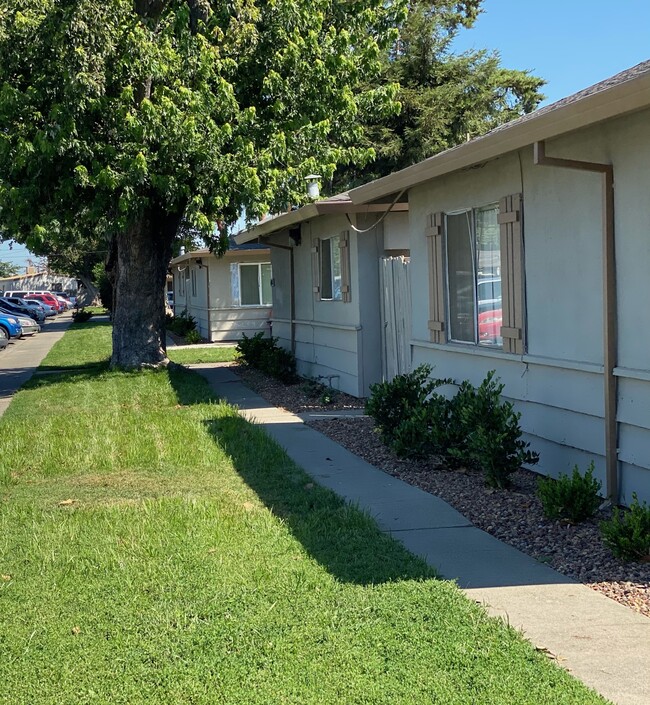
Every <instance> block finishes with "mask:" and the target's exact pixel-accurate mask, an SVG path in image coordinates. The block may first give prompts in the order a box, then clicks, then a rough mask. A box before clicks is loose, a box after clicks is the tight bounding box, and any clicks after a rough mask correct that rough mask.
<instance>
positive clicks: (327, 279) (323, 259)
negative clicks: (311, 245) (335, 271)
mask: <svg viewBox="0 0 650 705" xmlns="http://www.w3.org/2000/svg"><path fill="white" fill-rule="evenodd" d="M320 249H321V255H320V297H321V299H331V298H332V241H331V240H323V241H322V242H321V248H320Z"/></svg>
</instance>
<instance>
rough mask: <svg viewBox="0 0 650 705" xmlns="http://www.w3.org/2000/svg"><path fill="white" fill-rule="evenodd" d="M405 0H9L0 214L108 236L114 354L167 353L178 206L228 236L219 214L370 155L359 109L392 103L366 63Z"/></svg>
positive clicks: (16, 223)
mask: <svg viewBox="0 0 650 705" xmlns="http://www.w3.org/2000/svg"><path fill="white" fill-rule="evenodd" d="M405 7H406V3H405V2H404V1H403V0H395V1H394V2H385V1H384V0H351V1H349V2H344V3H339V2H331V0H312V1H311V2H309V3H304V2H297V1H295V0H270V1H266V2H262V1H256V0H231V1H230V2H228V3H226V2H222V1H216V0H212V1H208V0H135V2H133V0H3V5H2V7H1V8H0V56H2V61H1V62H0V229H1V230H3V231H4V232H5V233H7V234H8V235H9V236H10V237H12V238H14V239H16V240H18V241H20V242H23V243H25V244H27V245H28V247H29V248H30V249H31V250H32V251H34V252H36V253H42V252H45V251H47V252H46V253H47V254H50V255H54V254H56V253H58V252H64V251H65V250H66V248H67V246H68V245H69V244H70V243H73V244H74V246H76V247H78V248H79V249H84V250H88V251H90V250H92V249H97V248H96V247H94V246H91V245H92V243H93V242H95V241H96V239H97V238H98V237H99V238H103V239H104V241H105V242H108V243H109V246H108V249H110V250H111V253H112V255H111V258H110V259H111V261H112V263H113V264H112V272H113V277H114V278H115V283H116V297H117V300H116V317H115V326H114V337H113V362H114V363H115V364H124V365H137V364H139V363H142V362H153V363H155V362H157V361H160V360H161V359H162V358H164V352H162V345H161V341H160V337H161V335H162V333H161V330H162V320H163V318H162V315H163V308H162V293H161V292H162V288H163V286H164V273H165V271H166V267H167V263H168V261H169V255H170V252H171V243H172V241H173V238H174V236H175V234H176V232H177V231H178V228H179V225H180V223H181V222H184V223H187V224H188V226H189V227H191V228H194V229H197V230H199V231H201V232H202V233H203V234H204V235H205V236H206V237H207V238H208V240H210V239H211V238H212V240H213V242H212V244H213V246H215V247H216V248H219V247H220V246H221V247H223V246H224V243H225V238H224V237H221V238H219V237H213V228H212V223H213V222H215V221H219V222H222V223H224V224H227V223H232V222H234V221H235V220H236V219H237V217H238V216H239V214H240V212H241V209H242V208H245V209H246V211H247V212H248V213H249V214H250V215H253V216H254V215H261V214H262V213H265V212H267V211H269V210H278V209H280V208H283V207H286V205H287V204H293V203H299V202H300V201H301V200H302V199H303V198H304V196H303V194H304V182H303V178H304V177H305V176H306V175H307V174H309V173H310V172H313V171H318V172H319V173H321V174H323V175H324V176H325V177H326V178H327V177H331V175H332V174H333V173H334V170H335V168H336V166H337V164H341V163H346V162H350V161H355V162H357V163H364V162H366V161H367V160H368V159H369V158H370V156H371V151H370V149H369V148H366V147H359V146H358V145H359V142H360V137H361V128H360V125H359V120H358V115H359V113H363V114H371V115H375V116H376V117H377V118H378V117H379V116H380V115H382V114H386V113H387V112H390V111H394V110H395V109H396V107H397V104H396V102H395V101H394V96H395V87H394V86H392V85H391V84H390V83H382V85H379V86H374V87H373V86H372V78H373V76H375V75H376V73H377V71H378V70H379V67H380V57H381V55H382V52H383V50H384V49H385V47H387V46H388V45H389V44H390V43H391V42H394V41H395V38H396V34H395V28H396V27H397V26H399V24H400V22H401V21H402V18H403V16H404V11H405ZM361 85H365V86H366V87H365V88H364V89H363V90H360V89H359V86H361ZM220 232H221V233H222V234H223V233H224V231H223V230H222V231H220ZM154 270H155V271H154ZM136 289H137V290H138V291H136ZM156 298H159V299H160V304H159V305H158V304H156V305H155V310H154V304H151V306H149V307H147V305H145V304H146V302H147V301H150V300H151V301H153V299H156ZM136 299H138V301H139V303H138V305H137V306H134V302H135V301H136ZM120 301H122V303H123V306H120ZM126 306H129V307H131V310H130V311H129V313H128V320H127V315H126V311H125V307H126ZM158 308H160V312H159V313H156V311H157V310H158ZM136 309H137V310H136ZM120 310H124V316H123V317H122V316H121V315H120ZM140 329H144V331H145V332H144V333H141V332H140ZM129 341H131V342H129ZM117 349H121V350H122V353H123V354H120V353H119V352H117V353H116V350H117Z"/></svg>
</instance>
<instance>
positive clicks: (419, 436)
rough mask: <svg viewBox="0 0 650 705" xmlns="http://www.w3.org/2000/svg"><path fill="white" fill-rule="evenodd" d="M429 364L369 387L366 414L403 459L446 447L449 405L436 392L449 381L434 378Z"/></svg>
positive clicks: (450, 381) (383, 438)
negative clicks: (431, 376)
mask: <svg viewBox="0 0 650 705" xmlns="http://www.w3.org/2000/svg"><path fill="white" fill-rule="evenodd" d="M430 374H431V366H430V365H420V366H419V367H417V368H416V369H415V370H413V371H412V372H408V373H406V374H402V375H397V377H395V378H394V379H393V380H391V381H390V382H378V383H377V384H372V385H371V386H370V398H369V399H368V401H367V402H366V413H367V414H368V415H369V416H371V417H372V418H373V419H374V421H375V423H376V424H377V429H378V430H379V433H380V435H381V437H382V440H383V441H384V443H386V444H387V445H389V446H390V447H391V448H392V449H393V451H394V452H395V453H396V454H397V455H399V456H401V457H408V456H416V457H421V456H423V455H426V454H427V453H429V452H439V451H440V450H441V447H443V446H444V445H445V443H444V438H445V437H446V425H447V422H448V416H449V414H448V404H449V402H448V401H447V399H445V398H444V397H443V396H441V395H440V394H436V393H435V390H436V389H437V388H438V387H440V386H443V385H445V384H452V380H450V379H431V378H430V377H429V375H430Z"/></svg>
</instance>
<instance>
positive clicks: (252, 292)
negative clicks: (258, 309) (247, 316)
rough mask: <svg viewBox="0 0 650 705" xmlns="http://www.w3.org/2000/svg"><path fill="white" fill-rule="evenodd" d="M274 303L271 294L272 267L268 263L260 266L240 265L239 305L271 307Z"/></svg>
mask: <svg viewBox="0 0 650 705" xmlns="http://www.w3.org/2000/svg"><path fill="white" fill-rule="evenodd" d="M272 302H273V296H272V294H271V265H270V264H269V263H268V262H263V263H260V264H240V265H239V303H240V305H241V306H270V305H271V303H272Z"/></svg>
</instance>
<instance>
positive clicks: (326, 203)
mask: <svg viewBox="0 0 650 705" xmlns="http://www.w3.org/2000/svg"><path fill="white" fill-rule="evenodd" d="M389 207H391V209H392V210H393V211H406V210H408V203H394V204H391V203H390V202H388V203H376V204H372V205H368V204H364V205H361V206H360V205H357V204H355V203H353V202H352V201H351V200H350V196H349V192H348V191H344V192H343V193H337V194H336V195H334V196H328V197H327V198H323V199H321V200H320V201H315V202H314V203H308V204H307V205H305V206H302V207H301V208H297V209H296V210H290V211H288V212H286V213H278V214H277V215H271V216H269V217H267V218H265V219H264V220H262V221H261V222H259V223H257V224H256V225H253V226H251V227H250V228H246V229H245V230H242V231H241V232H240V233H237V235H235V240H236V242H238V243H241V244H243V243H247V242H251V241H254V240H258V239H260V238H263V237H267V236H269V235H271V234H273V233H277V232H280V231H282V230H288V229H289V228H292V227H295V226H297V225H299V224H300V223H304V222H305V221H307V220H311V219H312V218H315V217H317V216H320V215H331V214H336V213H371V212H378V211H382V210H386V209H387V208H389ZM261 246H263V245H261Z"/></svg>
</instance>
